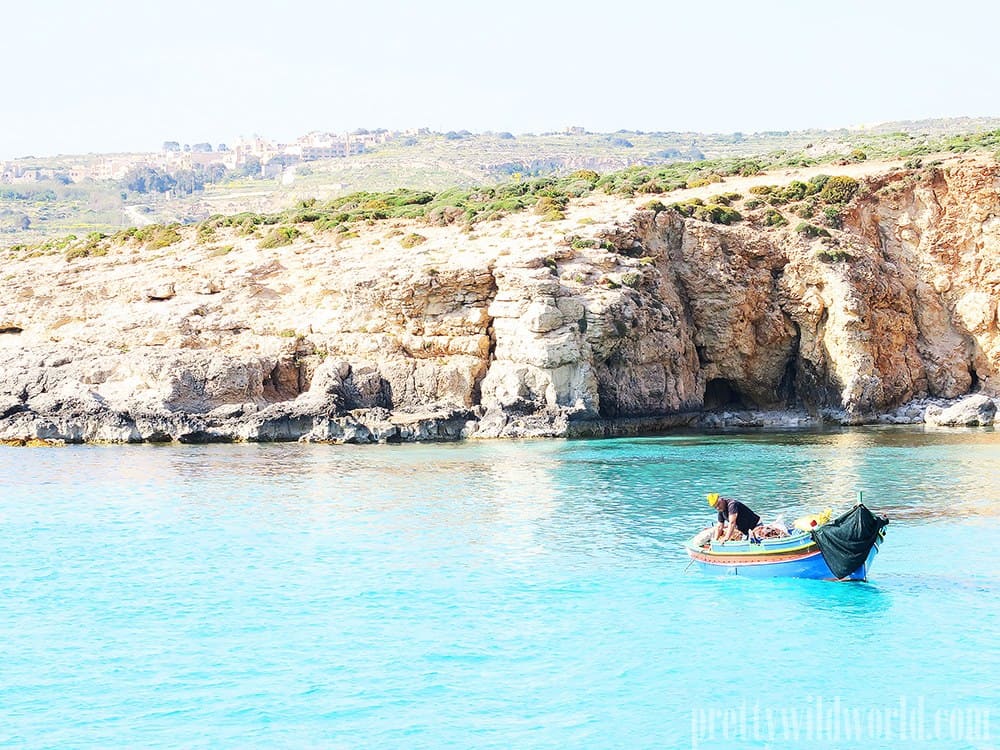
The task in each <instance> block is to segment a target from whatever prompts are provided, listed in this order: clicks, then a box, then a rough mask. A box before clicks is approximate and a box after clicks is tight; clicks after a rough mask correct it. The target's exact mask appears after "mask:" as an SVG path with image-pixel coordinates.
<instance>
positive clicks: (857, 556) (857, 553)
mask: <svg viewBox="0 0 1000 750" xmlns="http://www.w3.org/2000/svg"><path fill="white" fill-rule="evenodd" d="M887 523H889V519H887V518H882V517H880V516H876V515H875V514H874V513H872V512H871V511H870V510H868V508H866V507H865V506H864V505H862V504H861V503H858V504H857V505H855V506H854V507H853V508H851V510H849V511H847V512H846V513H845V514H844V515H842V516H840V517H839V518H835V519H833V520H832V521H830V522H829V523H826V524H823V525H822V526H820V527H819V528H817V529H814V530H813V532H812V538H813V540H814V541H815V542H816V544H818V545H819V550H820V552H822V553H823V559H824V560H826V564H827V565H829V566H830V570H831V571H832V572H833V574H834V575H835V576H837V578H844V577H845V576H849V575H850V574H851V573H853V572H854V571H855V570H857V569H858V568H860V567H861V565H862V564H863V563H864V561H865V559H866V558H867V557H868V552H869V551H870V550H871V548H872V545H873V544H875V540H876V539H878V534H879V532H880V531H881V530H882V527H883V526H885V525H886V524H887Z"/></svg>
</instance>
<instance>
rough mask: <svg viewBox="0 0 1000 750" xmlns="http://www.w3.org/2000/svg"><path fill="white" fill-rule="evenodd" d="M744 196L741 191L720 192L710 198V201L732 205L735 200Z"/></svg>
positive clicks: (721, 204)
mask: <svg viewBox="0 0 1000 750" xmlns="http://www.w3.org/2000/svg"><path fill="white" fill-rule="evenodd" d="M742 197H743V196H742V195H740V194H739V193H732V192H730V193H719V194H718V195H713V196H712V197H710V198H709V199H708V202H709V203H717V204H719V205H720V206H729V205H732V204H733V203H734V202H735V201H738V200H740V199H741V198H742Z"/></svg>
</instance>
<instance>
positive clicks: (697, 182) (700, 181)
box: [686, 173, 722, 188]
mask: <svg viewBox="0 0 1000 750" xmlns="http://www.w3.org/2000/svg"><path fill="white" fill-rule="evenodd" d="M717 182H722V177H720V176H719V175H717V174H714V173H710V174H706V175H701V176H698V177H692V178H691V179H689V180H688V181H687V183H686V185H687V187H689V188H700V187H705V186H706V185H714V184H715V183H717Z"/></svg>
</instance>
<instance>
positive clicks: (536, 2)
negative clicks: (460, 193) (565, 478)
mask: <svg viewBox="0 0 1000 750" xmlns="http://www.w3.org/2000/svg"><path fill="white" fill-rule="evenodd" d="M998 22H1000V5H997V4H995V3H987V2H981V3H980V2H969V0H952V1H951V2H947V3H945V2H940V3H929V2H921V1H919V0H916V1H915V0H910V1H904V0H890V1H887V2H878V0H867V1H866V2H859V1H857V0H842V1H841V2H836V3H833V2H818V1H817V0H800V2H791V1H789V2H780V1H778V0H750V1H748V2H728V1H726V0H712V1H706V0H687V1H685V2H678V3H673V2H666V1H665V0H660V1H659V2H656V1H655V0H647V1H644V2H639V1H638V0H614V1H613V2H589V1H588V0H575V1H565V2H564V1H562V0H560V1H559V2H545V0H501V1H500V2H482V1H480V2H477V1H476V0H467V1H466V2H458V1H457V0H456V1H452V0H424V2H415V1H412V0H411V1H410V2H389V1H387V0H357V2H350V3H346V2H340V1H339V0H325V1H323V2H313V0H305V1H300V2H294V1H293V2H271V1H267V0H243V1H241V2H236V0H197V1H195V0H170V2H164V1H163V0H142V1H139V0H128V1H123V2H118V1H115V0H91V2H80V0H48V2H44V1H41V0H0V28H2V29H3V34H2V40H3V41H2V43H0V49H2V51H3V54H2V59H3V87H2V95H0V158H10V157H15V156H22V155H26V154H33V155H36V156H41V155H50V154H56V153H82V152H88V151H97V152H106V151H127V150H156V149H158V148H159V147H160V144H161V143H162V142H163V141H164V140H177V141H180V142H188V143H195V142H199V141H209V142H211V143H213V144H216V143H219V142H232V141H233V140H235V139H236V138H237V137H238V136H239V135H241V134H246V135H250V134H252V133H259V134H261V135H264V136H267V137H271V138H275V139H287V138H291V137H294V136H296V135H299V134H302V133H305V132H308V131H310V130H329V131H343V130H352V129H354V128H358V127H367V128H376V127H385V128H390V129H396V128H409V127H429V128H432V129H434V130H461V129H468V130H472V131H477V132H478V131H483V130H497V131H501V130H509V131H512V132H514V133H524V132H542V131H547V130H560V129H562V128H564V127H565V126H567V125H582V126H584V127H586V128H587V129H588V130H592V131H614V130H618V129H629V130H673V131H676V130H697V131H711V132H732V131H743V132H753V131H756V130H797V129H803V128H810V127H821V128H835V127H844V126H852V125H858V124H863V123H872V122H881V121H886V120H902V119H921V118H926V117H956V116H963V115H968V116H996V115H1000V61H998V58H997V57H996V49H997V41H996V38H997V29H998V28H1000V24H998Z"/></svg>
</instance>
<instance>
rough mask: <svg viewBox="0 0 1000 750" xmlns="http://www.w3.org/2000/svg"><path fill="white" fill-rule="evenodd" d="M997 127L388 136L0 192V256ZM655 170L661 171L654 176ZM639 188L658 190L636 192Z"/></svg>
mask: <svg viewBox="0 0 1000 750" xmlns="http://www.w3.org/2000/svg"><path fill="white" fill-rule="evenodd" d="M997 128H1000V120H985V119H983V120H976V119H969V118H962V119H956V120H930V121H920V122H905V123H888V124H884V125H880V126H878V127H872V128H869V129H863V130H862V129H853V130H846V129H845V130H836V131H818V130H816V131H813V130H809V131H798V132H772V133H753V134H741V133H730V134H703V133H638V132H632V131H620V132H617V133H576V134H562V133H552V134H519V135H517V136H513V135H511V134H497V133H483V134H466V133H464V132H463V133H450V134H430V135H423V136H416V137H412V138H399V139H396V140H393V141H390V142H388V143H386V144H383V145H381V146H379V147H377V148H375V149H373V150H371V151H370V152H368V153H365V154H362V155H358V156H354V157H351V158H347V159H328V160H322V161H313V162H308V163H304V164H299V165H297V166H295V167H292V168H289V170H288V171H287V172H286V174H285V175H284V176H283V178H278V179H242V180H238V181H231V182H225V183H221V184H215V185H207V186H206V187H205V189H204V190H203V191H199V192H196V193H194V194H193V195H190V196H184V197H173V198H165V197H162V196H159V195H152V194H146V195H134V194H129V195H127V196H123V192H124V191H123V190H122V186H121V185H120V184H119V183H117V182H115V181H110V180H108V181H94V180H83V181H80V182H78V183H73V184H64V183H63V182H62V181H59V180H48V181H40V182H30V183H19V184H0V247H4V246H7V247H9V246H12V245H25V244H27V245H38V244H40V243H43V242H45V241H47V240H50V239H53V238H56V237H64V236H66V235H68V234H72V235H76V236H77V237H84V236H86V235H88V234H90V233H94V232H97V233H101V234H111V233H113V232H115V231H117V230H121V229H123V228H126V227H130V226H143V225H149V224H170V223H175V222H176V223H181V224H187V223H195V222H199V221H203V220H205V219H207V218H208V217H210V216H213V215H219V214H222V215H233V214H238V213H245V212H250V213H256V214H271V213H276V212H280V211H282V210H284V209H286V208H287V207H289V206H292V205H294V204H295V203H296V202H299V201H304V200H308V199H317V200H318V201H320V202H328V201H334V200H335V199H337V198H341V197H343V196H346V195H349V194H351V193H355V192H358V191H367V192H386V191H392V190H395V189H398V188H408V189H412V190H421V191H432V192H442V191H446V190H447V189H449V188H470V187H473V186H498V185H505V184H509V183H512V182H513V183H517V182H521V181H524V180H528V179H531V178H535V177H540V176H566V175H568V174H571V173H572V172H574V171H578V170H592V171H596V172H599V173H601V174H606V175H612V177H609V181H606V184H611V183H615V184H614V186H613V189H614V190H625V189H639V190H641V191H646V192H658V191H660V190H661V189H664V188H674V187H678V186H681V185H682V184H686V183H687V181H688V180H689V179H690V178H691V175H692V174H693V173H695V172H704V173H706V174H707V173H711V172H712V171H713V170H715V171H716V172H720V173H722V174H725V173H726V170H736V171H747V170H752V169H755V168H756V169H767V168H771V167H778V166H809V165H814V164H823V163H829V162H838V161H845V160H847V161H850V160H859V159H884V158H911V159H918V158H922V157H923V156H926V155H928V154H933V153H937V152H956V151H958V152H960V151H965V150H969V149H978V150H982V149H991V150H996V149H997V148H998V147H1000V137H998V135H997V132H996V130H995V129H997ZM99 158H101V157H100V155H88V156H80V157H70V156H60V157H53V158H47V159H42V158H38V159H36V158H25V159H23V160H19V161H18V163H19V164H22V165H27V166H38V167H43V168H57V169H69V168H70V167H71V166H72V165H73V164H81V163H88V160H97V159H99ZM741 160H743V161H742V163H741ZM665 165H670V166H669V167H668V168H665V169H664V168H663V167H664V166H665ZM653 168H656V169H653ZM616 174H617V175H619V176H618V177H613V175H616ZM651 179H653V180H659V181H660V183H659V184H647V185H646V186H645V188H643V187H641V186H642V185H643V183H644V182H646V183H648V182H649V180H651ZM616 181H617V182H616ZM626 183H627V184H628V185H630V186H631V188H628V187H626Z"/></svg>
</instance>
